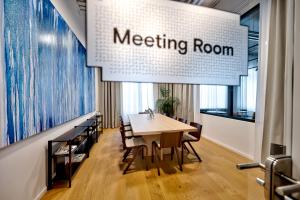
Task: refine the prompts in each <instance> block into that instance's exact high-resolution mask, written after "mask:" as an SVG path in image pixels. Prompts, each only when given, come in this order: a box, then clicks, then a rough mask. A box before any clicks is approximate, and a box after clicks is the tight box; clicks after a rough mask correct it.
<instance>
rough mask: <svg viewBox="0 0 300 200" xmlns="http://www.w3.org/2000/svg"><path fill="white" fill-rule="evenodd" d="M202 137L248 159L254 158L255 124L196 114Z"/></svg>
mask: <svg viewBox="0 0 300 200" xmlns="http://www.w3.org/2000/svg"><path fill="white" fill-rule="evenodd" d="M195 121H196V122H199V123H201V124H203V129H202V136H203V137H205V138H207V139H209V140H211V141H213V142H215V143H217V144H220V145H222V146H224V147H226V148H228V149H230V150H232V151H234V152H236V153H238V154H240V155H243V156H245V157H247V158H249V159H252V160H253V158H254V148H255V123H253V122H246V121H241V120H235V119H229V118H225V117H218V116H213V115H207V114H202V113H197V114H196V116H195Z"/></svg>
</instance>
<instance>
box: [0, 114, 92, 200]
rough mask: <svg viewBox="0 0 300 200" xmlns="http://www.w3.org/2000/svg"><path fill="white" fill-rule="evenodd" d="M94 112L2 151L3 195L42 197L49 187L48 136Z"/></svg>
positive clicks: (25, 199)
mask: <svg viewBox="0 0 300 200" xmlns="http://www.w3.org/2000/svg"><path fill="white" fill-rule="evenodd" d="M93 114H94V113H90V114H88V115H85V116H84V117H81V118H77V119H75V120H73V121H70V122H68V123H65V124H64V125H61V126H58V127H56V128H53V129H50V130H48V131H46V132H44V133H40V134H38V135H36V136H33V137H30V138H28V139H26V140H23V141H21V142H18V143H15V144H13V145H11V146H9V147H7V148H4V149H3V150H1V151H0V172H1V176H0V177H1V178H0V194H1V196H0V198H1V199H3V200H19V199H22V200H32V199H39V198H40V197H41V195H43V194H44V192H46V190H47V187H46V183H47V145H48V140H52V139H54V138H55V137H58V136H59V135H61V134H62V133H64V132H66V131H68V130H70V129H71V128H74V126H75V125H78V124H79V123H81V122H83V121H85V120H86V119H87V118H89V117H91V116H92V115H93Z"/></svg>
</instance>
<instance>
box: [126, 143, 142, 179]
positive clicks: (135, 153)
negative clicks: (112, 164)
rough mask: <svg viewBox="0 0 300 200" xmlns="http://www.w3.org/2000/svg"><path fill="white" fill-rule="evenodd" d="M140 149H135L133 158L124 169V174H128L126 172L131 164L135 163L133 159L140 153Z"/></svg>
mask: <svg viewBox="0 0 300 200" xmlns="http://www.w3.org/2000/svg"><path fill="white" fill-rule="evenodd" d="M139 151H140V149H139V148H138V149H134V152H133V157H132V160H131V161H130V162H129V163H128V165H127V167H126V168H125V170H124V171H123V174H126V172H127V171H128V169H129V167H130V165H131V164H132V163H133V161H134V160H135V159H136V157H137V155H138V153H139Z"/></svg>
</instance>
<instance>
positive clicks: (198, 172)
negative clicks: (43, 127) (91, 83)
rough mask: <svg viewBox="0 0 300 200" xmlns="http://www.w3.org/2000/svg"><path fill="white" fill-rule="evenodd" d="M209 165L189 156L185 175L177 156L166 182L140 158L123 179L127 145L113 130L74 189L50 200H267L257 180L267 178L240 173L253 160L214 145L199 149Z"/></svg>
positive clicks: (166, 165)
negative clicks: (146, 166)
mask: <svg viewBox="0 0 300 200" xmlns="http://www.w3.org/2000/svg"><path fill="white" fill-rule="evenodd" d="M193 146H194V147H195V149H196V151H197V152H199V154H200V156H201V158H202V160H203V162H201V163H199V162H198V161H197V158H196V157H195V156H194V155H192V154H188V155H187V153H185V156H186V157H187V158H186V159H185V164H184V166H183V172H181V171H179V169H178V165H177V161H176V156H175V158H174V160H173V161H171V160H170V157H169V156H166V157H165V158H166V159H164V161H163V162H162V163H161V167H162V168H161V176H160V177H159V176H158V175H157V170H156V168H155V165H154V164H151V161H150V159H149V160H148V161H149V165H150V166H149V167H150V169H149V171H146V170H145V164H144V160H141V158H140V157H139V158H138V159H137V161H136V162H135V163H134V165H133V166H132V167H131V170H130V171H129V172H128V174H126V175H122V170H123V169H124V167H125V165H124V163H122V162H121V157H122V153H123V152H122V150H121V139H120V134H119V132H118V129H107V130H105V131H104V134H103V135H101V137H100V140H99V142H98V143H97V144H95V145H94V146H93V148H92V150H91V154H90V158H88V159H87V160H86V161H85V162H84V163H83V165H82V166H81V167H80V169H79V170H78V171H77V173H76V174H75V175H74V176H73V179H72V180H73V181H72V188H70V189H69V188H67V187H66V186H67V185H66V186H65V187H57V188H55V189H52V190H50V191H48V192H47V193H46V194H45V196H44V197H43V199H44V200H61V199H64V200H81V199H82V200H127V199H130V200H141V199H142V200H263V199H264V197H263V188H262V187H260V186H259V185H257V184H256V182H255V178H256V177H260V178H263V172H262V171H260V170H259V169H251V170H244V171H239V170H237V169H236V167H235V165H236V164H237V163H242V162H249V160H248V159H246V158H244V157H242V156H240V155H238V154H236V153H233V152H232V151H230V150H228V149H225V148H223V147H221V146H219V145H217V144H215V143H213V142H211V141H208V140H206V139H203V138H202V139H201V141H200V142H198V143H196V144H195V143H193Z"/></svg>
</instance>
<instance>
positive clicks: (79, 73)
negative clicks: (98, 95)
mask: <svg viewBox="0 0 300 200" xmlns="http://www.w3.org/2000/svg"><path fill="white" fill-rule="evenodd" d="M0 9H1V10H0V12H1V13H0V14H1V18H0V20H1V22H0V23H1V25H2V26H1V27H2V28H1V42H0V45H1V49H0V54H1V55H0V58H1V60H0V78H1V79H0V84H1V85H0V109H1V110H0V130H1V131H0V137H1V141H0V148H1V147H5V146H8V145H10V144H12V143H15V142H17V141H20V140H23V139H25V138H28V137H30V136H32V135H35V134H37V133H40V132H42V131H45V130H47V129H49V128H52V127H55V126H57V125H60V124H63V123H65V122H67V121H70V120H72V119H74V118H76V117H79V116H82V115H84V114H87V113H90V112H93V111H94V110H95V100H94V99H95V98H94V96H95V84H94V83H95V74H94V69H92V68H87V67H86V50H85V48H84V47H83V46H82V45H81V44H80V42H79V41H78V39H77V38H76V36H75V35H74V34H73V33H72V31H71V30H70V28H69V27H68V25H67V24H66V23H65V21H64V20H63V18H62V17H61V16H60V14H59V13H58V12H57V11H56V9H55V8H54V6H53V5H52V3H51V2H50V0H4V1H1V3H0Z"/></svg>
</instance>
